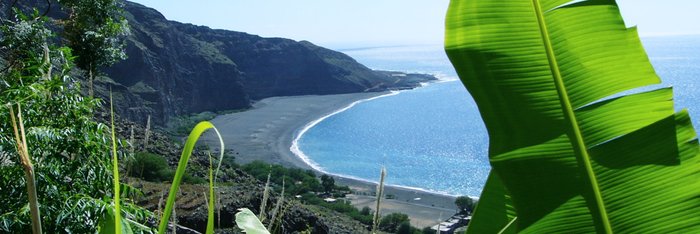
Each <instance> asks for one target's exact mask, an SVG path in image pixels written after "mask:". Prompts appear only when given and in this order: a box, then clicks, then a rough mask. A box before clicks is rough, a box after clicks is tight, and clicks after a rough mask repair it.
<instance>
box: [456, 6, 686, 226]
mask: <svg viewBox="0 0 700 234" xmlns="http://www.w3.org/2000/svg"><path fill="white" fill-rule="evenodd" d="M445 50H446V52H447V54H448V57H449V58H450V60H451V62H452V64H453V65H454V67H455V69H456V71H457V73H458V75H459V77H460V79H461V81H462V82H463V84H464V85H465V87H466V88H467V89H468V90H469V92H470V93H471V95H472V96H473V98H474V100H475V101H476V103H477V105H478V107H479V111H480V113H481V116H482V119H483V120H484V123H485V125H486V127H487V129H488V133H489V137H490V144H489V159H490V164H491V166H492V171H491V175H490V176H489V179H488V181H487V183H486V186H485V188H484V194H483V195H482V199H481V200H480V201H479V205H478V207H477V208H476V210H475V215H474V218H473V221H472V223H471V224H470V227H469V233H514V232H518V233H591V232H597V233H613V232H619V233H676V232H679V233H699V232H700V157H698V154H699V146H698V141H697V137H696V133H695V130H694V128H693V126H692V125H691V121H690V118H689V116H688V113H687V112H686V111H685V110H682V111H680V112H675V111H674V106H673V94H672V89H671V88H669V87H666V88H658V87H659V86H658V85H657V84H660V83H661V81H660V78H659V77H658V76H657V74H656V72H655V71H654V69H653V67H652V65H651V63H650V62H649V59H648V56H647V54H646V52H645V50H644V48H643V47H642V44H641V42H640V40H639V36H638V33H637V30H636V28H634V27H632V28H627V27H626V26H625V23H624V21H623V19H622V16H621V15H620V11H619V8H618V6H617V3H616V2H615V1H614V0H576V1H571V0H452V1H451V2H450V6H449V10H448V13H447V18H446V30H445Z"/></svg>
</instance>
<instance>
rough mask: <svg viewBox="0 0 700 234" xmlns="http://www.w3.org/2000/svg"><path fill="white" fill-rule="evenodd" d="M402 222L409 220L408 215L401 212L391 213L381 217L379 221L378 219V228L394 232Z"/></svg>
mask: <svg viewBox="0 0 700 234" xmlns="http://www.w3.org/2000/svg"><path fill="white" fill-rule="evenodd" d="M404 222H406V223H409V222H410V219H409V218H408V215H406V214H402V213H391V214H389V215H387V216H384V217H382V219H381V221H379V229H380V230H382V231H385V232H391V233H396V231H398V228H399V226H400V225H401V224H402V223H404ZM409 226H410V225H409Z"/></svg>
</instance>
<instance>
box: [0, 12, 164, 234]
mask: <svg viewBox="0 0 700 234" xmlns="http://www.w3.org/2000/svg"><path fill="white" fill-rule="evenodd" d="M15 14H16V15H17V17H16V19H14V20H3V22H2V26H0V31H1V33H0V34H1V35H2V37H0V48H2V49H3V50H5V51H3V52H4V53H3V57H2V60H4V61H7V62H6V63H5V64H4V65H5V66H6V67H5V68H3V70H2V71H1V72H0V81H1V82H0V113H1V114H0V129H2V131H0V151H2V152H7V153H10V154H12V155H13V156H15V155H16V153H17V152H16V150H14V147H13V145H14V144H15V143H16V142H15V139H14V137H13V133H12V131H6V130H7V129H13V128H12V127H11V126H10V123H11V121H10V118H11V116H10V113H9V112H10V111H9V106H10V105H12V106H18V105H19V106H21V108H22V111H21V115H22V117H23V121H22V122H23V125H24V126H25V130H26V139H27V140H26V141H27V142H28V144H27V151H28V154H29V158H30V159H31V161H32V162H36V163H34V165H33V166H34V168H33V169H34V173H35V175H36V176H35V178H36V187H37V197H38V200H39V201H38V204H39V205H40V206H39V209H40V214H41V222H42V229H43V231H45V232H46V233H64V232H73V233H90V232H94V231H95V230H96V229H97V225H98V224H99V220H100V218H101V217H103V215H105V214H106V213H105V211H106V210H111V209H112V207H113V202H112V199H111V197H112V194H110V193H112V190H111V188H112V185H113V181H112V173H111V170H110V168H111V167H110V164H111V158H110V157H109V153H110V147H109V145H108V144H106V143H105V142H109V140H108V139H109V137H108V134H107V133H108V131H109V130H108V129H107V128H106V127H105V125H102V124H98V123H97V122H96V121H95V120H94V119H93V116H94V110H95V109H96V108H97V106H98V105H99V104H100V103H99V100H96V99H91V98H83V97H82V96H81V94H80V83H79V82H77V81H76V80H75V79H74V77H72V76H71V75H70V74H71V69H72V68H73V63H72V59H73V56H72V54H71V50H70V49H69V48H67V47H58V46H57V45H55V44H53V42H54V41H55V40H52V38H51V36H52V35H53V33H52V32H51V30H50V29H49V28H48V27H47V24H48V23H47V22H48V19H47V18H45V17H42V16H40V15H39V13H38V11H36V10H35V11H34V14H33V15H31V16H25V15H24V14H23V13H22V12H20V11H19V10H16V9H15ZM12 159H14V162H13V163H12V164H10V165H5V166H2V167H0V185H1V186H0V187H1V188H2V192H0V201H2V202H3V205H1V206H0V232H2V233H27V232H29V226H28V224H29V223H31V222H30V221H29V216H28V215H27V213H26V212H24V209H25V207H26V204H27V198H26V197H27V196H26V194H25V191H26V190H24V189H23V188H24V187H25V186H26V184H27V183H31V182H32V181H25V180H22V179H20V178H22V167H21V166H20V165H19V164H20V163H18V162H17V159H18V158H17V157H12ZM122 211H123V212H125V213H127V214H129V215H130V216H129V217H141V218H142V219H147V218H148V217H151V216H152V215H150V213H149V212H147V211H145V210H144V209H141V208H138V207H136V206H128V207H125V208H124V209H123V210H122ZM136 221H137V222H141V221H145V220H136Z"/></svg>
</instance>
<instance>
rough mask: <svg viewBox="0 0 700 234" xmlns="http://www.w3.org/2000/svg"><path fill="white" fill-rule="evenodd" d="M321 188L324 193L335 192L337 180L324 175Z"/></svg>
mask: <svg viewBox="0 0 700 234" xmlns="http://www.w3.org/2000/svg"><path fill="white" fill-rule="evenodd" d="M321 186H322V187H323V191H324V192H327V193H330V192H332V191H333V188H335V179H333V177H331V176H329V175H322V176H321Z"/></svg>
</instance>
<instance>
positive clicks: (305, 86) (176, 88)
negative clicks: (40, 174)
mask: <svg viewBox="0 0 700 234" xmlns="http://www.w3.org/2000/svg"><path fill="white" fill-rule="evenodd" d="M18 6H20V7H22V8H25V12H27V11H26V9H27V8H28V7H30V6H31V7H38V8H40V9H44V8H45V1H39V0H27V1H21V2H20V4H18ZM5 8H7V7H6V6H5V4H3V6H0V12H2V13H3V16H5V15H4V13H6V12H9V11H8V10H7V9H5ZM51 8H52V9H51V11H50V14H49V16H50V17H52V18H65V17H66V15H65V14H64V13H62V12H61V10H60V8H59V7H57V6H56V4H54V5H52V6H51ZM124 9H125V17H126V18H127V20H128V21H129V25H130V27H131V35H130V36H129V37H128V38H127V39H126V42H127V46H126V52H127V55H128V58H127V59H126V60H124V61H121V62H119V63H117V64H115V65H114V66H112V67H109V68H105V69H104V72H105V73H106V76H105V77H99V78H98V79H97V80H96V95H97V96H99V97H102V98H103V100H108V97H109V90H110V88H111V89H112V90H113V92H114V96H115V103H114V104H115V108H116V112H117V113H118V114H119V115H120V116H122V117H123V118H126V119H129V120H132V121H135V122H139V123H145V122H146V118H147V116H148V115H151V116H152V120H153V122H154V123H155V124H163V123H165V122H166V121H167V120H168V119H169V118H170V117H173V116H177V115H182V114H188V113H197V112H202V111H220V110H231V109H243V108H248V107H250V104H251V101H254V100H259V99H263V98H266V97H272V96H292V95H310V94H339V93H350V92H372V91H384V90H387V89H397V88H410V87H415V86H417V85H418V83H419V82H424V81H427V80H431V79H434V77H432V76H424V75H409V76H405V75H396V74H395V73H391V72H379V71H373V70H370V69H369V68H367V67H365V66H363V65H362V64H359V63H358V62H357V61H355V60H354V59H352V58H351V57H349V56H347V55H345V54H343V53H340V52H336V51H333V50H329V49H326V48H322V47H319V46H316V45H314V44H312V43H310V42H307V41H301V42H296V41H293V40H289V39H283V38H263V37H259V36H256V35H250V34H247V33H242V32H234V31H227V30H216V29H210V28H208V27H205V26H195V25H191V24H184V23H179V22H175V21H169V20H167V19H166V18H165V17H164V16H163V15H162V14H160V13H159V12H158V11H156V10H155V9H152V8H148V7H145V6H143V5H140V4H137V3H132V2H128V1H127V2H125V3H124ZM107 77H109V78H107Z"/></svg>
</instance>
